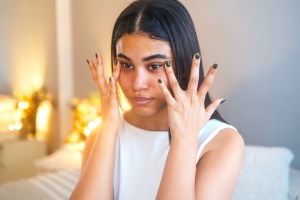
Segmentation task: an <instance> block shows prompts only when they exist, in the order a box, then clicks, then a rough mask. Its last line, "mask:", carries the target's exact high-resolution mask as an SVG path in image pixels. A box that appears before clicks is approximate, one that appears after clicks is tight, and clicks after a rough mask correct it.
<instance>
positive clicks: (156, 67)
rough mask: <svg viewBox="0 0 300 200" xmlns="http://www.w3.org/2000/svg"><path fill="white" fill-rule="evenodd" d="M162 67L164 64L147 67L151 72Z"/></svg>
mask: <svg viewBox="0 0 300 200" xmlns="http://www.w3.org/2000/svg"><path fill="white" fill-rule="evenodd" d="M163 65H164V64H151V65H149V69H151V70H154V69H158V68H160V67H161V66H163Z"/></svg>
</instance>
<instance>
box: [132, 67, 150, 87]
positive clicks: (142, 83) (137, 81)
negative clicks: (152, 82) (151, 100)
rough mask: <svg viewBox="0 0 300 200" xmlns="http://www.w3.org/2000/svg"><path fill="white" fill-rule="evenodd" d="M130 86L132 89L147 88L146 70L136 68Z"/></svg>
mask: <svg viewBox="0 0 300 200" xmlns="http://www.w3.org/2000/svg"><path fill="white" fill-rule="evenodd" d="M132 87H133V90H134V91H139V90H146V89H148V78H147V72H145V71H144V70H141V69H140V70H136V71H135V73H134V76H133V80H132Z"/></svg>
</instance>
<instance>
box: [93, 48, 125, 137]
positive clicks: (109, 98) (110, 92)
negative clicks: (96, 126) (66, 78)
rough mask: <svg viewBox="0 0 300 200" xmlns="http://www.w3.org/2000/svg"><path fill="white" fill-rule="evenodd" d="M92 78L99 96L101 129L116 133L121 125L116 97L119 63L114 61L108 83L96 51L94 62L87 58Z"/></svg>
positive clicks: (101, 59)
mask: <svg viewBox="0 0 300 200" xmlns="http://www.w3.org/2000/svg"><path fill="white" fill-rule="evenodd" d="M87 63H88V65H89V67H90V70H91V72H92V75H93V79H94V81H95V83H96V85H97V88H98V90H99V93H100V97H101V117H102V122H101V129H100V130H103V131H105V132H106V131H109V132H110V131H112V132H114V133H115V134H117V133H118V131H119V129H120V126H121V115H120V111H119V102H118V97H117V86H116V85H117V81H118V78H119V74H120V65H119V63H118V62H116V63H114V70H113V73H112V76H111V77H109V81H108V83H107V82H106V80H105V77H104V65H103V58H102V56H101V55H100V54H98V53H96V62H93V61H92V60H87Z"/></svg>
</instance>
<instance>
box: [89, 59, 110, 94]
mask: <svg viewBox="0 0 300 200" xmlns="http://www.w3.org/2000/svg"><path fill="white" fill-rule="evenodd" d="M96 55H97V54H96ZM96 59H97V61H96V62H97V64H95V63H94V62H93V61H91V60H87V63H88V65H89V68H90V71H91V72H92V75H93V79H94V81H95V82H96V85H97V87H98V89H99V91H100V94H103V93H104V92H105V91H106V89H107V84H106V81H105V78H104V67H103V60H102V56H101V55H100V56H99V54H98V55H97V58H96Z"/></svg>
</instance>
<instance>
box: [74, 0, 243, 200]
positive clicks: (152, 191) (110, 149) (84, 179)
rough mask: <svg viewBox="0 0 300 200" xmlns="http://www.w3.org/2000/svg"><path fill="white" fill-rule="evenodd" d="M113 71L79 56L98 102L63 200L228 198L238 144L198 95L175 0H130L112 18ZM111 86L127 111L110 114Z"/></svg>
mask: <svg viewBox="0 0 300 200" xmlns="http://www.w3.org/2000/svg"><path fill="white" fill-rule="evenodd" d="M111 53H112V57H111V60H112V63H113V73H112V76H111V77H110V78H109V81H108V82H106V80H105V79H104V72H103V71H104V70H103V69H104V66H103V59H102V57H101V55H99V54H96V60H95V61H92V60H87V61H88V64H89V67H90V69H91V72H92V74H93V78H94V80H95V82H96V84H97V86H98V88H99V91H100V94H101V99H102V124H101V125H100V127H99V128H98V130H97V131H96V132H95V133H93V134H92V135H91V136H90V137H89V138H88V140H87V141H86V147H85V150H84V153H83V162H82V171H81V176H80V179H79V181H78V184H77V186H76V187H75V189H74V191H73V193H72V196H71V199H120V200H122V199H125V200H127V199H128V200H145V199H149V200H152V199H163V200H167V199H172V200H174V199H188V200H189V199H205V200H207V199H222V200H224V199H230V198H231V195H232V193H233V191H234V188H235V184H236V182H237V178H238V175H239V171H240V166H241V163H242V159H243V149H244V142H243V139H242V137H241V136H240V134H239V133H238V132H237V131H236V129H235V128H234V127H232V126H230V125H228V124H226V123H225V122H224V120H223V119H222V118H221V116H220V115H219V113H218V112H217V111H216V109H217V107H218V106H219V105H220V104H221V103H222V102H224V99H216V100H214V101H211V100H210V98H209V96H208V94H207V92H208V89H209V87H210V85H211V84H212V82H213V79H214V77H215V74H216V71H217V67H218V65H217V64H214V65H212V66H211V67H210V69H209V71H208V73H207V75H206V76H205V77H204V74H203V67H202V62H201V54H200V47H199V43H198V39H197V35H196V31H195V28H194V25H193V22H192V20H191V17H190V15H189V13H188V11H187V10H186V9H185V7H184V6H183V5H182V4H181V3H180V2H178V1H175V0H164V1H160V0H139V1H135V2H133V3H132V4H130V5H129V6H128V7H127V8H126V9H125V10H124V11H123V12H122V13H121V14H120V16H119V17H118V19H117V21H116V23H115V26H114V30H113V35H112V46H111ZM117 83H119V85H120V87H121V89H122V90H123V92H124V94H125V96H126V98H127V99H128V101H129V102H130V104H131V107H132V108H131V109H130V110H129V111H127V112H126V113H124V114H123V115H121V114H120V112H119V102H118V98H117V92H116V90H117V89H116V85H117Z"/></svg>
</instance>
